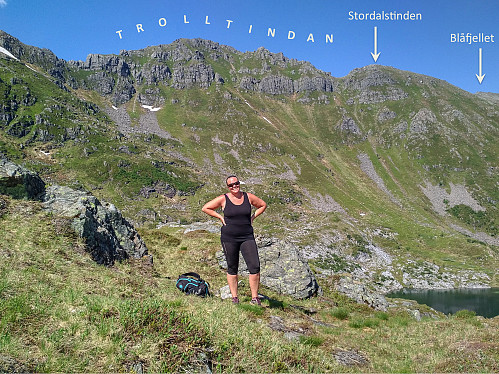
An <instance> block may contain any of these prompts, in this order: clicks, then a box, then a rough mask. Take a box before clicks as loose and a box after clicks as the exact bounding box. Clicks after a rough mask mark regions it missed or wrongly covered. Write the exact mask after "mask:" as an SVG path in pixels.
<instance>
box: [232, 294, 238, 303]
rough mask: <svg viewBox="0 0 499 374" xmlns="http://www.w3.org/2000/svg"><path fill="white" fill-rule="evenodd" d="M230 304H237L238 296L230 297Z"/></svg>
mask: <svg viewBox="0 0 499 374" xmlns="http://www.w3.org/2000/svg"><path fill="white" fill-rule="evenodd" d="M232 304H239V298H238V297H237V296H236V297H233V298H232Z"/></svg>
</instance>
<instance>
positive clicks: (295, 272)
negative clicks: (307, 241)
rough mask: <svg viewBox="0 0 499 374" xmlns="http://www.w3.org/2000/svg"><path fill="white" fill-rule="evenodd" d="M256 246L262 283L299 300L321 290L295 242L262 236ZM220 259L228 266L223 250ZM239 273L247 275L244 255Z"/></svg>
mask: <svg viewBox="0 0 499 374" xmlns="http://www.w3.org/2000/svg"><path fill="white" fill-rule="evenodd" d="M257 245H258V253H259V255H260V276H261V279H260V280H261V283H262V284H263V285H265V286H267V287H269V288H271V289H273V290H274V291H276V292H279V293H283V294H286V295H290V296H292V297H294V298H296V299H305V298H308V297H311V296H313V295H316V294H317V293H320V292H321V290H320V287H319V285H318V283H317V280H316V279H315V276H314V274H313V273H312V271H311V270H310V267H309V266H308V264H307V262H306V261H305V260H303V259H302V258H301V256H300V254H299V251H298V248H296V247H295V246H294V245H292V244H291V243H287V242H284V241H279V240H276V239H260V240H257ZM217 258H218V260H219V264H220V266H221V267H222V268H224V269H226V268H227V263H226V261H225V258H224V255H223V253H222V252H221V251H220V252H218V253H217ZM239 273H240V274H245V275H246V274H248V271H247V268H246V264H245V262H244V259H243V258H242V256H241V257H240V260H239Z"/></svg>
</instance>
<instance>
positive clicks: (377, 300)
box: [336, 276, 388, 311]
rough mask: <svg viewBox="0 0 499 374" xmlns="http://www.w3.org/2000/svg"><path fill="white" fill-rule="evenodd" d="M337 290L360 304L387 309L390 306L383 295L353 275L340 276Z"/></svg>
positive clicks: (377, 308)
mask: <svg viewBox="0 0 499 374" xmlns="http://www.w3.org/2000/svg"><path fill="white" fill-rule="evenodd" d="M336 290H337V291H339V292H341V293H344V294H345V295H347V296H348V297H350V298H351V299H354V300H355V301H357V302H358V303H359V304H367V305H369V306H370V307H371V308H374V309H376V310H382V311H386V310H387V308H388V302H387V301H386V299H385V297H384V296H383V295H381V294H378V293H376V292H374V291H373V290H371V289H369V288H368V287H367V286H366V284H364V283H362V282H359V281H356V280H355V279H354V278H352V277H351V276H345V277H342V278H340V280H339V282H338V283H337V284H336Z"/></svg>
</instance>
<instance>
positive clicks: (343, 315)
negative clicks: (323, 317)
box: [331, 308, 350, 319]
mask: <svg viewBox="0 0 499 374" xmlns="http://www.w3.org/2000/svg"><path fill="white" fill-rule="evenodd" d="M349 314H350V312H349V311H348V309H347V308H334V309H333V310H331V315H332V316H333V317H334V318H337V319H347V318H348V315H349Z"/></svg>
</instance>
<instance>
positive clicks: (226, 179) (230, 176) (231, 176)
mask: <svg viewBox="0 0 499 374" xmlns="http://www.w3.org/2000/svg"><path fill="white" fill-rule="evenodd" d="M230 178H237V177H236V176H235V175H229V176H228V177H227V178H225V184H227V181H228V180H229V179H230ZM237 180H239V178H237Z"/></svg>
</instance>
